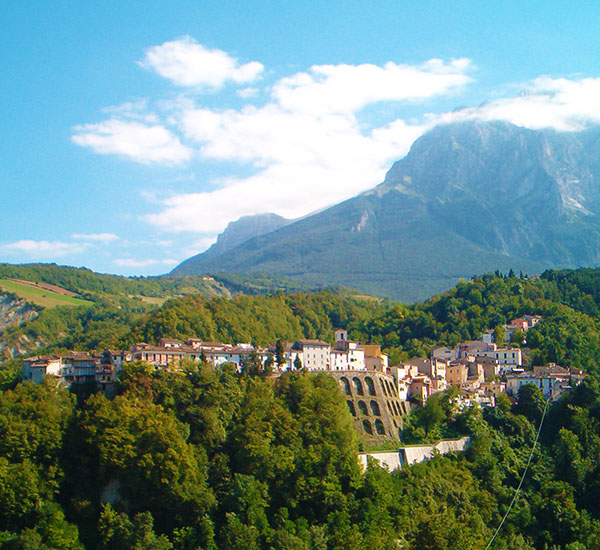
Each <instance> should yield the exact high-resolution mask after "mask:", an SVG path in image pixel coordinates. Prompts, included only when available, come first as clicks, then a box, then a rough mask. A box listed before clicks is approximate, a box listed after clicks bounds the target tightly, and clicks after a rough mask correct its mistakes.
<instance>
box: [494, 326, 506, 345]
mask: <svg viewBox="0 0 600 550" xmlns="http://www.w3.org/2000/svg"><path fill="white" fill-rule="evenodd" d="M494 342H495V343H496V345H498V346H503V345H504V342H506V329H505V328H504V325H497V326H496V327H495V328H494Z"/></svg>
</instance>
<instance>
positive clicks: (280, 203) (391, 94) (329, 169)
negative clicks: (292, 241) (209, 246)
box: [147, 59, 471, 235]
mask: <svg viewBox="0 0 600 550" xmlns="http://www.w3.org/2000/svg"><path fill="white" fill-rule="evenodd" d="M470 69H471V63H470V61H469V60H466V59H460V60H453V61H450V62H448V63H444V62H443V61H441V60H431V61H429V62H427V63H425V64H423V65H420V66H408V65H398V64H395V63H387V64H386V65H385V66H383V67H379V66H376V65H367V64H365V65H357V66H353V65H337V66H334V65H325V66H314V67H311V69H310V70H309V71H308V72H303V73H298V74H295V75H293V76H291V77H286V78H282V79H280V80H278V81H277V82H275V84H274V85H273V87H272V88H271V98H270V100H269V101H268V102H267V103H266V104H265V105H263V106H261V107H254V106H251V105H246V106H245V107H243V108H241V109H226V110H216V109H208V108H203V107H199V106H197V105H195V104H191V105H190V104H189V103H188V104H187V105H185V104H184V107H183V108H182V109H181V110H180V111H179V113H178V115H177V116H178V121H179V128H180V130H181V132H182V134H183V136H184V137H185V139H186V140H187V142H188V143H194V144H195V147H197V148H198V150H199V153H200V156H201V157H203V158H206V159H215V160H220V161H224V162H245V163H249V164H251V165H252V166H254V167H255V169H256V172H255V174H253V175H252V176H250V177H247V178H230V179H228V180H226V181H223V182H220V183H221V185H220V187H219V188H218V189H216V190H214V191H210V192H201V193H187V194H182V195H175V196H172V197H170V198H168V199H166V200H165V201H164V208H163V210H162V211H161V212H159V213H157V214H153V215H150V216H148V217H147V219H148V220H149V221H150V222H151V223H152V224H154V225H157V226H160V227H162V228H164V229H165V230H169V231H190V232H194V233H200V234H204V235H214V234H215V233H217V232H219V231H221V230H222V229H223V228H224V227H225V226H226V225H227V223H228V222H229V221H231V220H232V219H236V218H238V217H240V216H242V215H245V214H254V213H259V212H269V211H273V212H277V213H278V214H281V215H283V216H286V217H290V218H294V217H298V216H301V215H305V214H307V213H309V212H311V211H313V210H315V209H319V208H323V207H325V206H328V205H331V204H333V203H335V202H339V201H341V200H343V199H346V198H348V197H351V196H353V195H355V194H356V193H359V192H360V191H363V190H365V189H368V188H370V187H372V186H373V185H375V184H377V183H379V182H380V181H381V179H382V178H383V175H384V173H385V170H386V169H387V168H388V167H389V163H390V162H391V161H392V160H395V159H397V158H399V157H401V156H402V155H403V154H405V153H406V152H407V150H408V148H409V147H410V144H411V143H412V142H413V141H414V140H415V139H416V138H417V137H418V136H419V135H420V134H421V133H422V132H423V131H424V128H425V127H424V126H422V125H419V124H416V125H411V124H407V123H405V122H404V121H402V120H394V121H392V122H391V123H389V124H383V125H381V126H379V127H376V128H374V129H370V130H366V129H365V128H364V127H363V125H362V124H361V122H360V121H359V115H360V112H361V110H363V109H364V108H365V107H367V106H369V105H372V104H375V103H378V102H383V101H396V102H415V101H419V100H424V99H428V98H430V97H433V96H436V95H440V94H447V93H450V92H452V91H454V90H456V89H458V88H460V87H461V86H464V85H465V84H467V83H468V82H469V81H470V80H471V78H470V77H469V76H468V74H467V72H468V71H469V70H470Z"/></svg>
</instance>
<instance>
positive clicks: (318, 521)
mask: <svg viewBox="0 0 600 550" xmlns="http://www.w3.org/2000/svg"><path fill="white" fill-rule="evenodd" d="M544 407H545V403H544V400H543V398H542V396H541V394H540V393H539V390H537V389H536V388H535V387H534V386H525V388H524V389H523V390H522V395H520V396H519V402H518V405H514V406H512V407H511V404H510V402H509V401H508V400H500V403H499V405H498V406H497V407H496V408H495V409H485V410H483V411H481V410H479V409H475V408H473V409H469V410H467V411H463V412H460V411H458V410H456V409H455V408H454V406H453V401H452V399H449V398H448V396H447V395H444V394H439V395H437V394H436V396H435V398H434V397H432V398H430V400H428V402H427V404H426V405H425V407H423V408H421V409H418V410H417V411H416V412H415V413H413V414H412V415H411V417H410V420H409V422H408V426H407V432H409V433H408V435H409V437H412V438H413V439H414V438H416V439H419V438H424V439H427V438H431V437H439V436H440V435H447V434H455V433H463V434H469V435H471V436H472V437H473V445H472V447H471V448H470V449H469V450H468V451H467V452H466V453H464V454H462V455H461V454H453V455H445V456H438V457H435V458H434V459H433V460H431V461H430V462H428V463H421V464H418V465H415V466H411V467H406V468H404V469H402V470H400V471H395V472H393V473H389V472H387V471H386V470H384V469H382V468H380V467H378V466H377V464H375V463H371V465H370V466H369V468H368V469H367V471H366V472H364V473H362V472H361V471H360V470H359V467H358V462H357V452H358V450H359V447H360V445H361V443H360V441H359V440H358V438H357V435H356V433H355V432H354V429H353V427H352V421H351V417H350V415H349V412H348V410H347V407H346V404H345V402H344V399H343V397H342V395H341V393H340V392H339V390H338V388H337V386H336V383H335V381H334V380H333V379H332V378H330V377H329V376H327V375H326V374H319V375H310V374H303V373H292V374H286V375H284V376H282V377H281V378H279V379H278V380H276V381H275V382H273V381H272V380H270V379H265V378H263V377H260V376H244V375H239V374H236V373H235V371H234V369H232V368H228V367H227V366H224V367H223V368H221V369H218V370H217V371H215V370H214V369H213V368H212V367H208V366H206V365H197V364H196V365H192V364H190V365H187V366H186V367H185V369H184V371H183V372H182V373H167V372H156V373H155V372H154V371H153V369H152V368H149V366H148V365H145V364H143V363H136V364H131V365H130V366H129V367H127V369H126V370H125V371H124V373H123V376H122V382H121V388H120V392H119V395H117V396H116V397H115V398H114V399H112V400H109V399H107V398H105V397H104V396H103V395H101V394H95V393H91V394H90V393H89V392H88V393H86V394H85V395H84V394H83V392H79V393H78V394H77V395H76V394H73V393H70V392H68V391H67V390H65V389H63V388H57V387H55V386H54V385H53V384H52V381H51V380H49V381H47V382H46V383H44V384H40V385H34V384H32V383H30V382H26V383H18V384H16V385H14V386H13V387H11V388H10V389H9V388H5V389H4V390H3V391H2V392H0V434H1V437H0V548H2V549H15V548H18V549H65V550H66V549H77V548H81V549H83V548H87V549H107V550H108V549H123V550H125V549H128V550H129V549H139V550H147V549H161V550H163V549H164V550H167V549H182V550H183V549H185V550H188V549H189V550H191V549H231V550H234V549H239V548H248V549H263V548H264V549H276V550H280V549H281V550H283V549H286V550H292V549H300V550H302V549H307V550H308V549H319V550H325V549H339V550H342V549H344V550H348V549H350V550H352V549H369V550H373V549H390V550H391V549H396V548H399V547H400V548H406V549H414V550H423V549H424V550H428V549H431V550H444V549H456V550H470V549H473V550H475V549H481V548H484V547H485V545H486V544H487V543H488V541H489V540H491V537H492V535H493V532H494V530H495V528H496V527H497V525H498V524H499V522H500V520H501V518H502V516H503V514H504V513H505V511H506V510H507V507H508V506H509V504H510V501H511V500H512V497H513V495H514V492H515V489H516V487H517V485H518V483H519V480H520V476H521V474H522V472H523V471H524V468H525V465H526V463H527V460H528V458H529V453H530V450H531V448H532V446H533V443H534V439H535V435H536V430H537V427H538V425H539V422H540V420H541V417H542V414H543V411H544ZM599 422H600V386H599V384H598V382H597V381H596V379H595V377H589V378H587V379H586V380H585V381H584V382H583V383H582V384H581V385H580V386H578V387H577V388H576V389H575V390H574V391H572V393H571V394H569V395H566V396H564V397H563V398H562V400H561V401H559V402H557V403H553V404H551V406H550V408H549V412H548V414H547V415H546V420H545V423H544V426H543V430H542V434H541V439H540V443H539V444H538V447H537V450H536V452H535V453H534V456H533V460H532V462H531V465H530V467H529V472H528V475H527V477H526V478H525V482H524V484H523V488H522V493H521V496H520V498H519V499H518V500H517V502H516V505H515V507H514V509H513V510H512V512H511V514H510V515H509V517H508V520H507V522H506V523H505V524H504V526H503V530H502V531H501V532H500V534H499V535H498V537H497V538H496V539H495V541H494V545H493V546H492V548H496V549H506V550H508V549H511V550H514V549H517V550H526V549H527V550H528V549H534V548H535V549H565V550H566V549H568V550H576V549H577V550H583V549H594V548H600V506H599V504H598V500H597V494H598V490H599V483H600V481H599V480H600V464H599V460H598V457H599V456H600V453H599V452H598V451H599V450H600V424H599Z"/></svg>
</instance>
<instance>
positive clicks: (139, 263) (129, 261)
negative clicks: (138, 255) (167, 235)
mask: <svg viewBox="0 0 600 550" xmlns="http://www.w3.org/2000/svg"><path fill="white" fill-rule="evenodd" d="M113 263H114V264H115V265H118V266H119V267H149V266H151V265H158V264H161V265H175V264H177V263H179V262H178V261H177V260H173V259H171V258H167V259H164V260H155V259H152V258H149V259H146V260H136V259H134V258H118V259H116V260H114V261H113Z"/></svg>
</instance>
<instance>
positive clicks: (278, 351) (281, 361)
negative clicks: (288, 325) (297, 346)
mask: <svg viewBox="0 0 600 550" xmlns="http://www.w3.org/2000/svg"><path fill="white" fill-rule="evenodd" d="M275 362H276V363H277V366H278V367H279V368H281V366H282V365H285V349H284V347H283V342H282V341H281V340H277V342H276V343H275Z"/></svg>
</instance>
